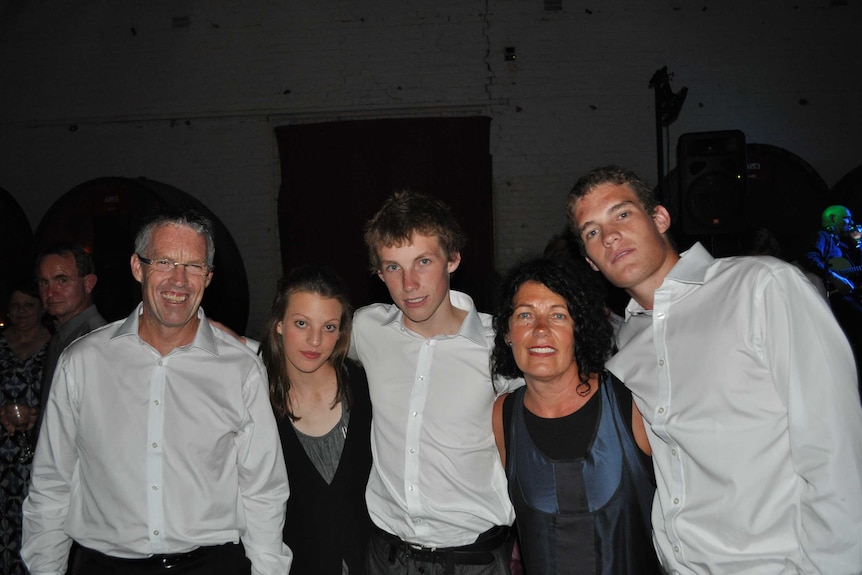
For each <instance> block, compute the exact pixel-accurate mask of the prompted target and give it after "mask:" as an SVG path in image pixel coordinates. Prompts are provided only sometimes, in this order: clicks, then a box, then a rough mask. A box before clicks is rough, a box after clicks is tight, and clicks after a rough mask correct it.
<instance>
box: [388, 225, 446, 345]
mask: <svg viewBox="0 0 862 575" xmlns="http://www.w3.org/2000/svg"><path fill="white" fill-rule="evenodd" d="M377 253H378V256H379V257H380V270H379V271H378V272H377V274H378V275H379V276H380V278H381V279H382V280H383V282H384V283H385V284H386V287H387V289H388V290H389V295H390V296H391V297H392V301H393V302H394V303H395V305H397V306H398V308H399V309H400V310H401V311H402V313H403V314H404V323H405V325H407V326H408V327H409V328H410V329H412V330H413V331H415V332H417V333H421V334H431V335H437V333H435V330H436V322H435V320H436V319H438V318H439V317H440V315H441V314H439V313H438V312H439V310H440V306H441V304H442V303H443V302H444V301H448V298H449V274H450V273H452V272H454V271H455V270H456V269H458V264H459V263H460V262H461V254H458V253H456V254H454V255H453V256H452V260H451V261H449V259H448V258H447V257H446V254H445V252H444V251H443V248H442V247H440V242H439V241H438V240H437V237H436V236H424V235H421V234H413V236H412V237H411V241H410V242H408V243H405V244H404V245H401V246H389V247H383V248H380V249H378V252H377Z"/></svg>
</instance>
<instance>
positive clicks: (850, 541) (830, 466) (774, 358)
mask: <svg viewBox="0 0 862 575" xmlns="http://www.w3.org/2000/svg"><path fill="white" fill-rule="evenodd" d="M763 295H764V301H763V302H762V310H763V314H762V316H761V317H762V320H763V324H762V325H763V328H764V333H763V353H764V355H765V357H764V361H765V362H766V365H768V366H771V367H772V369H773V374H774V381H775V382H776V385H777V386H778V387H779V389H778V390H777V391H778V393H779V394H780V395H781V396H782V398H783V399H784V401H785V402H786V404H787V410H788V427H789V436H790V450H791V460H792V463H793V467H794V469H795V471H796V473H797V474H798V475H799V476H800V477H801V478H802V479H803V480H804V482H803V483H802V493H801V498H800V504H801V507H802V509H801V514H800V516H801V523H802V525H801V526H800V529H799V533H800V541H799V545H800V548H801V550H802V557H803V560H806V561H809V562H810V564H809V565H808V567H809V569H806V571H810V572H818V573H830V574H836V575H837V574H842V573H859V572H860V569H862V409H860V401H859V393H858V388H857V379H856V368H855V365H854V361H853V355H852V352H851V350H850V347H849V344H848V343H847V340H846V338H845V337H844V334H843V332H842V331H841V329H840V328H839V327H838V324H837V323H836V322H835V320H834V317H833V316H832V314H831V313H830V311H829V310H828V307H827V306H826V305H825V302H824V301H823V299H822V298H820V297H819V296H818V295H817V294H816V292H815V291H814V289H813V288H812V286H811V285H810V284H809V283H808V282H807V281H806V280H805V279H804V278H803V276H802V275H801V274H798V273H796V271H795V270H793V269H787V270H783V271H782V272H779V273H777V274H776V276H775V278H774V281H772V282H771V283H770V284H769V285H767V286H766V289H765V290H764V292H763ZM785 385H786V387H784V386H785Z"/></svg>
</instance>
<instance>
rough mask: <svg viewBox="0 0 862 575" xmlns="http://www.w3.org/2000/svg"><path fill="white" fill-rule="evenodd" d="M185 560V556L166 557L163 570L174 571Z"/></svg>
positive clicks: (164, 557) (163, 559)
mask: <svg viewBox="0 0 862 575" xmlns="http://www.w3.org/2000/svg"><path fill="white" fill-rule="evenodd" d="M182 560H183V555H180V554H177V555H164V556H162V568H163V569H173V568H174V567H176V566H177V565H179V564H180V563H181V562H182Z"/></svg>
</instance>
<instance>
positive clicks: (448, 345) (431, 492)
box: [351, 291, 514, 547]
mask: <svg viewBox="0 0 862 575" xmlns="http://www.w3.org/2000/svg"><path fill="white" fill-rule="evenodd" d="M450 298H451V301H452V303H453V305H455V307H457V308H460V309H463V310H467V312H468V313H467V317H466V318H465V319H464V322H463V323H462V325H461V329H460V331H459V332H458V333H457V334H456V335H441V336H437V337H433V338H425V337H423V336H420V335H418V334H416V333H414V332H412V331H410V330H409V329H407V328H406V327H404V323H403V319H402V318H403V314H402V313H401V311H400V310H399V309H398V308H397V307H396V306H395V305H392V304H388V305H387V304H373V305H370V306H367V307H364V308H362V309H360V310H358V311H357V312H356V315H355V317H354V320H353V338H352V341H351V356H352V357H355V358H358V359H359V360H360V361H361V362H362V365H363V367H364V368H365V371H366V373H367V374H368V387H369V390H370V392H371V405H372V412H373V418H372V425H371V451H372V456H373V459H374V462H373V464H372V468H371V477H370V478H369V480H368V488H367V490H366V499H367V502H368V511H369V513H370V515H371V519H372V520H373V521H374V523H375V524H376V525H377V526H378V527H380V528H382V529H383V530H385V531H388V532H389V533H392V534H395V535H397V536H399V537H401V538H402V539H403V540H405V541H409V542H412V543H418V544H421V545H426V546H436V547H452V546H458V545H466V544H469V543H473V542H474V541H475V540H476V537H477V536H478V535H479V534H481V533H483V532H485V531H487V530H488V529H490V528H491V527H493V526H495V525H511V524H512V522H513V520H514V511H513V510H512V504H511V503H510V501H509V495H508V493H507V487H506V474H505V471H504V470H503V466H502V464H501V463H500V456H499V454H498V452H497V447H496V444H495V442H494V433H493V431H492V427H491V409H492V407H493V404H494V400H495V398H496V397H497V392H495V390H494V386H493V385H492V383H491V375H490V367H489V357H490V352H491V349H492V347H493V343H494V332H493V329H492V328H491V317H490V316H489V315H487V314H480V313H478V312H477V311H476V307H475V306H474V305H473V300H472V299H470V297H468V296H467V295H464V294H462V293H460V292H455V291H450Z"/></svg>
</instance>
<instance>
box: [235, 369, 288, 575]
mask: <svg viewBox="0 0 862 575" xmlns="http://www.w3.org/2000/svg"><path fill="white" fill-rule="evenodd" d="M266 382H267V378H266V376H265V374H264V373H263V367H262V366H258V367H257V368H256V369H255V371H254V372H253V373H252V374H250V377H249V379H248V380H247V381H246V382H245V383H244V385H245V389H244V390H243V396H244V398H245V401H246V406H247V408H248V412H249V415H250V417H251V420H250V421H249V422H248V423H247V425H246V426H245V428H244V429H243V431H242V432H241V433H239V434H238V435H237V438H236V442H237V465H238V468H239V487H240V495H241V497H242V506H243V510H244V512H245V519H246V533H245V534H244V535H243V537H242V543H243V545H244V546H245V553H246V555H247V556H248V558H249V560H250V561H251V563H252V574H253V575H285V574H286V573H288V572H289V571H290V564H291V560H292V558H293V554H292V552H291V550H290V549H289V548H288V546H287V545H285V544H284V543H283V541H282V531H283V529H284V521H285V512H286V509H287V499H288V496H289V495H290V488H289V486H288V480H287V467H286V466H285V463H284V455H283V452H282V449H281V443H280V441H279V439H278V429H277V426H276V423H275V417H274V416H273V414H272V408H271V407H270V403H269V395H268V392H267V383H266Z"/></svg>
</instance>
